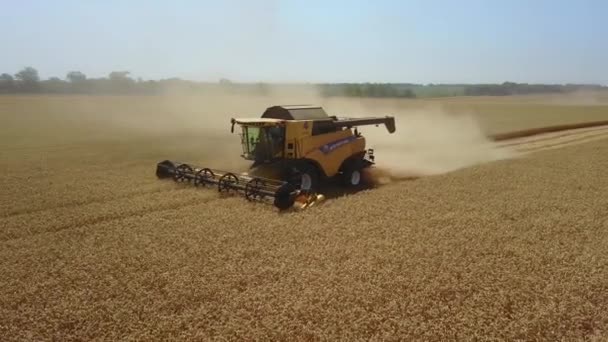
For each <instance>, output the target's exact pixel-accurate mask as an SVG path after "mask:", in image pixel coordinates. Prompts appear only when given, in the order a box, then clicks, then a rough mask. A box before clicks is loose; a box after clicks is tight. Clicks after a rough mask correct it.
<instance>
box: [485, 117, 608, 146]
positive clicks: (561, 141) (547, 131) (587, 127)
mask: <svg viewBox="0 0 608 342" xmlns="http://www.w3.org/2000/svg"><path fill="white" fill-rule="evenodd" d="M491 138H493V140H494V141H496V142H497V145H498V146H499V147H502V148H512V149H514V150H516V151H518V152H523V153H530V152H537V151H542V150H547V149H552V148H559V147H565V146H569V145H573V144H580V143H585V142H590V141H594V140H598V139H605V138H608V121H601V122H593V123H584V124H579V125H563V126H550V127H544V128H538V129H533V130H525V131H517V132H512V133H504V134H499V135H495V136H491Z"/></svg>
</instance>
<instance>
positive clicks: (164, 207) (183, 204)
mask: <svg viewBox="0 0 608 342" xmlns="http://www.w3.org/2000/svg"><path fill="white" fill-rule="evenodd" d="M223 199H224V197H222V196H213V197H207V198H203V199H201V200H187V201H178V202H176V201H173V202H170V203H166V204H161V205H157V206H153V207H149V208H144V209H141V210H135V211H131V212H126V213H124V214H119V215H114V216H104V215H101V216H99V217H92V218H89V219H84V220H82V221H79V222H74V223H70V224H64V225H58V226H55V227H52V228H51V229H46V230H43V231H37V232H28V234H27V235H24V236H10V235H9V236H4V237H1V238H0V242H8V241H14V240H19V239H28V238H31V237H35V236H38V235H41V234H54V233H58V232H61V231H64V230H69V229H78V228H83V227H88V226H94V225H97V224H101V223H105V222H119V221H122V220H126V219H129V218H131V217H144V216H147V215H151V214H154V213H160V212H165V211H169V210H176V209H181V208H188V207H195V206H198V205H201V204H209V203H211V202H215V201H221V200H223Z"/></svg>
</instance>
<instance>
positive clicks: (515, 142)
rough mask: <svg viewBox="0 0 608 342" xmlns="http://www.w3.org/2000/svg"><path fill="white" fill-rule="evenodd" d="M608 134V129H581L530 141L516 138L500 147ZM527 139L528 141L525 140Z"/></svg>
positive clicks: (545, 135) (541, 136)
mask: <svg viewBox="0 0 608 342" xmlns="http://www.w3.org/2000/svg"><path fill="white" fill-rule="evenodd" d="M607 132H608V127H594V128H591V129H585V128H583V129H580V131H579V130H571V131H567V132H566V133H562V134H559V135H558V134H556V135H551V133H545V134H539V137H537V138H536V137H531V138H530V139H529V140H528V139H526V138H514V139H513V141H512V142H511V141H510V140H507V141H506V142H505V143H500V144H499V145H500V147H510V146H518V145H524V144H530V143H536V142H542V141H547V140H554V139H562V138H565V137H569V136H577V135H580V134H585V133H587V134H589V133H595V135H600V134H606V133H607ZM520 139H521V140H520ZM524 139H526V140H524Z"/></svg>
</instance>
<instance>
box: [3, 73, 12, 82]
mask: <svg viewBox="0 0 608 342" xmlns="http://www.w3.org/2000/svg"><path fill="white" fill-rule="evenodd" d="M13 81H14V78H13V76H11V75H10V74H7V73H4V74H2V75H0V82H13Z"/></svg>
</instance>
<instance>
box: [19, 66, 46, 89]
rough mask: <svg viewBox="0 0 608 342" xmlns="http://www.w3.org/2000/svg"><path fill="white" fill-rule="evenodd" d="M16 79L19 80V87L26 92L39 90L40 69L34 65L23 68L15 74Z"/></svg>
mask: <svg viewBox="0 0 608 342" xmlns="http://www.w3.org/2000/svg"><path fill="white" fill-rule="evenodd" d="M15 79H17V81H19V85H18V86H19V88H21V90H23V91H26V92H30V91H35V90H38V88H39V85H40V84H39V82H40V76H38V70H36V69H34V68H32V67H26V68H23V69H22V70H21V71H19V72H18V73H16V74H15Z"/></svg>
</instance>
